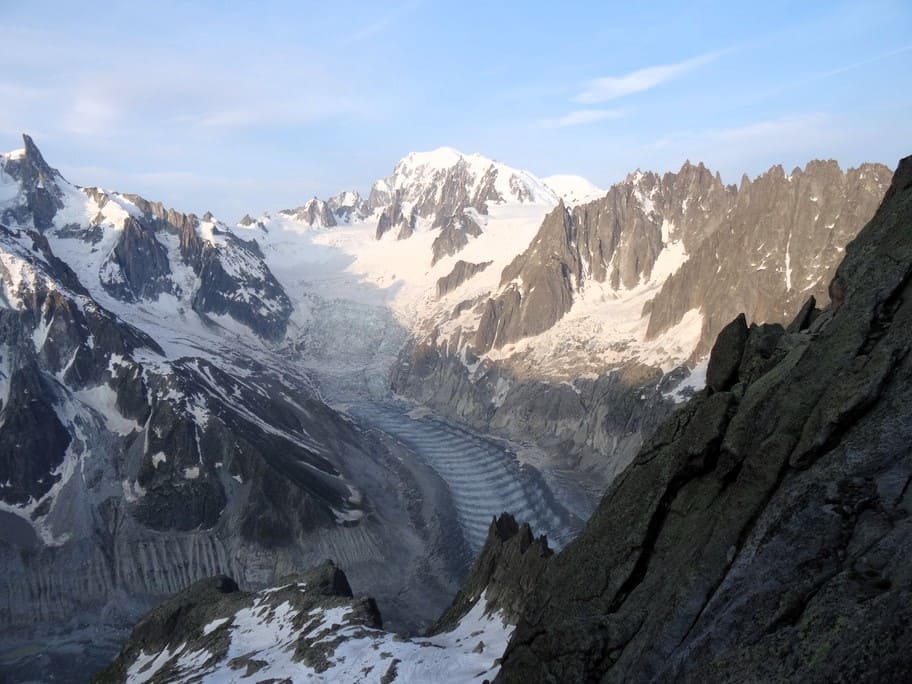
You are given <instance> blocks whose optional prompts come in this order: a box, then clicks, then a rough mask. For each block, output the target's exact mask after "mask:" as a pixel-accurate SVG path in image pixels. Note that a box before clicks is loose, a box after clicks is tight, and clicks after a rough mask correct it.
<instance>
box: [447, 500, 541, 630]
mask: <svg viewBox="0 0 912 684" xmlns="http://www.w3.org/2000/svg"><path fill="white" fill-rule="evenodd" d="M553 555H554V552H553V551H552V550H551V549H550V548H549V547H548V540H547V538H546V537H544V536H540V537H538V538H536V537H535V536H534V535H533V534H532V529H531V528H530V527H529V525H528V524H526V523H523V524H519V523H518V522H516V520H515V518H513V516H512V515H510V514H509V513H502V514H501V515H500V516H499V517H497V518H495V519H494V520H492V521H491V527H490V529H489V530H488V538H487V539H486V540H485V544H484V546H483V547H482V549H481V552H480V553H479V554H478V558H476V559H475V563H474V565H473V566H472V569H471V570H470V571H469V574H468V576H467V577H466V579H465V580H464V581H463V583H462V587H461V588H460V590H459V592H458V593H457V594H456V597H455V598H454V599H453V602H452V603H451V604H450V606H449V608H447V610H446V611H444V613H443V615H441V616H440V619H439V620H437V622H436V623H435V624H434V626H433V627H432V628H431V633H432V634H435V633H440V632H446V631H449V630H451V629H453V628H454V627H455V626H456V625H457V624H458V622H459V620H461V619H462V618H463V617H464V616H465V614H466V613H468V612H469V610H471V608H472V606H473V605H475V603H477V602H478V601H479V600H481V598H482V596H483V597H484V600H485V604H486V606H487V609H488V610H489V611H496V612H498V613H500V614H502V615H503V616H504V617H505V618H506V619H507V620H508V621H509V622H511V623H513V622H515V621H516V620H518V619H519V617H520V615H521V614H522V610H523V609H524V608H525V605H526V602H527V601H528V598H529V595H530V594H531V592H532V589H533V587H534V586H535V583H536V582H537V581H538V579H539V577H540V576H541V574H542V572H543V571H544V569H545V566H546V564H547V562H548V559H549V558H551V557H552V556H553Z"/></svg>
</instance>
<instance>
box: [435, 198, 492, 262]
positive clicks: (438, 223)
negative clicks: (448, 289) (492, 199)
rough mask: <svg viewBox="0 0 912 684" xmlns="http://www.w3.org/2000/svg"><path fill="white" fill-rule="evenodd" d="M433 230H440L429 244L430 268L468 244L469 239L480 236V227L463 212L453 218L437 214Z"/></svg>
mask: <svg viewBox="0 0 912 684" xmlns="http://www.w3.org/2000/svg"><path fill="white" fill-rule="evenodd" d="M433 227H434V228H438V227H439V228H440V234H439V235H438V236H437V237H436V238H434V242H433V244H431V251H432V253H433V256H432V257H431V266H433V265H434V264H436V263H437V262H438V261H440V260H441V259H443V258H444V257H448V256H453V255H454V254H456V253H457V252H459V251H460V250H461V249H462V248H463V247H465V246H466V245H467V244H469V238H470V237H478V236H479V235H481V233H482V230H481V226H479V225H478V223H477V222H476V221H475V219H473V218H472V217H471V216H470V215H469V214H467V213H466V212H465V211H462V210H460V211H459V212H458V213H457V214H455V215H453V216H443V215H440V214H438V216H437V219H436V220H435V221H434V225H433Z"/></svg>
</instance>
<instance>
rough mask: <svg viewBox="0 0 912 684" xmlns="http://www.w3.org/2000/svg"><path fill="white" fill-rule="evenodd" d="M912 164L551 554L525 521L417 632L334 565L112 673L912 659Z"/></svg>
mask: <svg viewBox="0 0 912 684" xmlns="http://www.w3.org/2000/svg"><path fill="white" fill-rule="evenodd" d="M910 227H912V157H909V158H906V159H904V160H902V161H901V162H900V164H899V167H898V168H897V171H896V174H895V176H894V178H893V180H892V185H891V186H890V189H889V190H888V192H887V193H886V196H885V198H884V200H883V203H882V204H881V205H880V207H879V209H878V210H877V211H876V213H875V215H874V216H873V218H872V219H871V220H870V222H868V223H867V225H866V226H865V227H864V229H863V230H862V231H861V232H860V233H859V234H858V235H857V237H856V238H855V239H853V240H852V241H851V242H850V243H849V244H848V245H847V246H846V248H845V257H844V259H843V260H842V262H841V263H840V265H839V266H838V268H837V270H836V272H835V275H834V277H833V279H832V280H831V282H830V284H829V287H828V294H829V297H830V303H829V305H828V306H826V307H823V308H818V307H817V306H816V301H815V300H814V299H813V298H811V299H809V300H808V302H807V304H806V305H805V306H803V307H802V308H801V310H800V311H799V312H798V314H797V315H796V317H795V318H794V319H793V320H792V321H790V322H789V323H788V325H787V326H784V325H781V324H778V323H764V324H751V325H748V323H747V321H746V317H745V316H744V314H743V313H742V314H739V315H738V316H737V317H735V318H734V319H733V320H732V321H730V322H729V323H728V324H726V325H725V326H724V327H723V328H722V330H721V331H720V333H719V335H718V336H717V339H716V341H715V343H714V345H713V346H712V348H711V351H710V354H709V358H708V362H707V368H706V385H705V387H704V388H703V389H701V390H700V391H699V392H697V393H696V395H695V396H694V397H693V398H692V399H691V400H690V401H688V402H687V403H686V404H685V405H684V406H682V407H680V408H679V409H678V410H677V411H675V412H674V413H673V414H672V415H671V416H670V417H669V418H668V419H667V420H666V421H664V422H663V423H662V425H661V426H660V427H659V429H658V430H657V431H656V432H655V433H654V434H653V435H652V436H651V437H650V438H649V439H648V441H647V442H646V443H645V444H644V446H643V448H642V449H641V450H640V451H639V452H638V453H637V455H636V457H635V459H634V460H633V462H632V463H631V464H630V466H629V467H627V468H625V469H624V471H623V472H622V473H621V474H620V475H619V476H618V477H617V478H615V480H614V481H613V482H612V484H611V486H610V487H609V489H608V491H607V493H606V494H605V496H604V497H603V498H602V500H601V502H600V504H599V506H598V508H597V510H596V511H595V513H594V514H593V515H592V517H591V518H590V520H589V522H588V523H587V525H586V527H585V529H584V530H583V531H582V533H581V534H580V535H579V536H578V537H577V538H576V539H574V540H573V541H572V542H570V543H569V544H568V545H567V546H566V547H565V548H564V549H563V551H561V552H560V553H558V554H553V553H552V551H551V550H550V548H549V547H548V544H547V541H546V539H545V538H544V537H540V538H538V539H536V538H535V537H534V536H533V534H532V532H531V530H530V528H529V526H528V525H523V526H520V525H518V524H517V522H516V521H515V520H514V519H513V518H512V517H510V516H509V515H508V514H504V515H502V516H500V517H499V518H497V519H495V520H493V521H492V523H491V525H490V529H489V532H488V537H487V540H486V542H485V545H484V547H483V549H482V550H481V553H480V554H479V556H478V557H477V559H476V561H475V563H474V565H473V567H472V570H471V572H470V573H469V575H468V577H467V579H466V581H465V582H464V584H463V586H462V588H461V590H460V591H459V592H458V593H457V594H456V596H455V598H454V599H453V602H452V603H451V605H450V607H449V608H448V609H447V610H446V611H445V612H444V613H443V614H442V615H441V617H440V619H439V620H438V621H437V623H436V624H435V625H434V626H433V627H432V628H431V629H430V630H429V631H428V633H427V634H426V635H425V636H423V637H412V638H408V639H407V638H402V637H395V636H392V635H391V634H390V633H389V632H387V631H384V630H383V628H382V620H381V616H380V615H379V614H378V613H377V611H376V606H375V605H374V604H373V602H372V601H371V600H370V599H365V598H359V599H355V598H354V597H353V596H352V592H351V588H350V587H349V585H348V583H347V582H346V581H345V578H344V574H343V573H341V571H340V570H339V569H338V568H337V567H336V566H334V565H333V564H331V563H329V564H325V565H323V566H321V567H319V568H316V569H314V570H312V571H310V572H309V573H307V574H304V575H296V576H293V577H288V578H286V579H284V580H283V581H282V583H281V584H279V585H277V586H275V587H272V588H270V589H267V590H264V591H261V592H259V593H255V594H251V593H245V592H240V591H238V589H237V587H236V586H235V585H234V583H233V582H232V581H231V580H230V579H228V578H219V579H216V580H210V581H208V582H202V583H199V584H197V585H194V586H192V587H190V588H188V589H187V590H185V591H184V592H182V593H181V594H179V595H177V596H175V597H173V598H171V599H170V600H168V601H166V602H165V603H163V604H162V605H161V606H160V607H159V608H157V609H156V610H155V611H153V612H151V613H150V614H149V615H148V616H146V618H144V620H143V621H142V622H140V623H139V624H138V625H137V626H136V628H135V629H134V631H133V634H132V636H131V638H130V639H129V640H128V642H127V644H126V645H125V646H124V648H123V649H122V651H121V653H120V655H119V656H118V658H117V659H116V660H115V661H114V662H113V663H112V664H111V665H110V666H109V668H108V669H106V670H105V671H104V672H103V673H102V674H101V675H100V676H99V678H98V681H101V682H107V681H124V680H129V681H151V682H165V681H174V680H180V681H185V680H187V681H189V680H193V681H196V680H202V681H206V680H210V679H211V680H224V679H231V678H241V677H248V676H252V675H254V674H255V675H256V676H257V677H260V678H267V679H275V678H286V677H287V678H289V679H291V680H304V679H317V680H324V681H356V680H358V681H378V682H387V683H389V682H393V681H474V680H483V681H495V682H504V683H506V682H567V681H574V682H575V681H608V682H614V681H617V682H628V681H644V682H654V681H662V682H665V681H675V682H677V681H680V682H693V681H714V682H715V681H719V682H741V681H802V682H804V681H810V682H829V681H843V680H845V681H849V680H850V681H871V682H873V681H877V682H890V683H892V682H904V681H906V680H907V679H908V672H909V667H910V665H912V656H910V654H912V630H910V629H909V624H910V621H912V601H910V597H912V596H910V595H912V575H910V572H909V568H910V567H912V564H910V560H912V558H910V554H912V544H910V539H912V527H910V525H909V510H910V508H909V504H910V497H912V489H910V483H912V460H910V451H909V448H908V444H909V440H910V437H912V422H910V420H909V416H910V408H912V394H910V389H909V388H910V387H912V384H910V382H909V380H910V377H912V361H910V358H912V357H910V354H909V351H910V342H909V338H908V330H909V328H910V325H912V297H910V294H912V230H910Z"/></svg>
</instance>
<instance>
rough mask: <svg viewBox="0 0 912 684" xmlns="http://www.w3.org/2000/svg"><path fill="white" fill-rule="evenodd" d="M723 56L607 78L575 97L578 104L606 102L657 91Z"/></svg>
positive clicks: (715, 55) (701, 56)
mask: <svg viewBox="0 0 912 684" xmlns="http://www.w3.org/2000/svg"><path fill="white" fill-rule="evenodd" d="M721 54H722V53H721V52H710V53H707V54H705V55H699V56H698V57H693V58H691V59H688V60H685V61H683V62H678V63H677V64H663V65H658V66H651V67H646V68H645V69H637V70H636V71H631V72H630V73H629V74H624V75H623V76H604V77H602V78H596V79H594V80H592V81H590V82H589V83H588V85H587V86H586V89H585V90H584V91H583V92H581V93H580V94H579V95H577V96H576V101H577V102H583V103H595V102H607V101H608V100H614V99H617V98H619V97H625V96H627V95H632V94H634V93H639V92H642V91H644V90H649V89H651V88H655V87H656V86H659V85H661V84H663V83H666V82H667V81H671V80H673V79H675V78H678V77H680V76H683V75H684V74H686V73H688V72H690V71H693V70H694V69H698V68H700V67H702V66H705V65H706V64H709V63H710V62H712V61H714V60H716V59H717V58H718V57H719V56H720V55H721Z"/></svg>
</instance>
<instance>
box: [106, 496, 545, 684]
mask: <svg viewBox="0 0 912 684" xmlns="http://www.w3.org/2000/svg"><path fill="white" fill-rule="evenodd" d="M550 556H551V551H550V549H548V545H547V542H546V540H545V539H544V538H540V539H537V540H535V539H533V538H532V534H531V531H530V530H529V526H528V525H523V526H520V525H518V524H517V523H516V521H515V520H514V519H513V518H512V517H510V516H509V515H507V514H504V515H503V516H501V517H500V518H498V519H496V520H494V521H492V523H491V528H490V530H489V533H488V541H487V543H486V544H485V548H484V551H483V553H482V555H481V556H480V557H479V559H478V560H477V561H476V563H475V565H474V567H473V569H472V571H471V572H470V574H469V577H468V579H467V580H466V584H465V586H464V588H463V591H461V592H460V593H459V594H458V596H457V597H456V599H455V600H454V601H453V603H452V605H451V606H450V607H449V608H448V609H447V610H446V611H445V613H444V615H443V616H442V617H441V619H440V620H439V621H438V622H437V623H436V624H435V626H434V627H433V628H432V629H431V630H430V632H429V634H428V635H427V636H424V637H402V636H397V635H394V634H391V633H390V632H387V631H384V630H383V624H382V620H381V616H380V613H379V611H378V610H377V606H376V604H375V603H374V602H373V600H371V599H365V598H358V599H356V598H354V597H353V596H352V591H351V588H350V586H349V584H348V581H347V580H346V578H345V575H344V573H343V572H342V571H341V570H340V569H339V568H338V567H336V566H335V565H334V564H333V563H332V562H330V561H327V562H326V563H324V564H323V565H321V566H319V567H317V568H315V569H313V570H310V571H308V572H306V573H303V574H301V575H295V576H289V577H286V578H284V579H282V580H281V582H280V583H279V584H277V585H276V586H274V587H271V588H269V589H266V590H264V591H261V592H258V593H247V592H241V591H239V590H238V587H237V585H236V584H235V582H234V581H233V580H231V579H230V578H227V577H218V578H212V579H208V580H204V581H201V582H199V583H197V584H195V585H193V586H191V587H189V588H188V589H186V590H184V591H182V592H180V593H179V594H177V595H176V596H174V597H172V598H170V599H168V600H167V601H165V602H164V603H162V604H161V605H160V606H158V607H157V608H155V609H154V610H153V611H151V612H150V613H149V614H148V615H146V616H145V617H144V618H143V619H142V620H141V621H140V622H139V623H138V624H137V625H136V627H135V628H134V629H133V632H132V634H131V636H130V638H129V640H128V641H127V643H126V644H125V645H124V647H123V649H122V650H121V652H120V655H119V656H118V657H117V659H116V660H115V661H114V662H113V663H112V664H111V665H110V666H108V667H107V668H106V669H105V670H104V671H103V672H101V673H100V674H99V675H98V676H97V677H96V679H95V681H97V682H99V683H101V682H123V681H138V680H141V681H146V682H153V683H154V682H169V681H191V680H196V679H200V678H213V679H226V678H245V677H250V676H254V675H256V677H258V678H259V679H260V680H264V679H268V680H275V679H283V678H288V680H290V681H300V680H304V679H312V678H319V679H322V680H324V681H371V682H383V683H384V684H390V683H391V682H399V681H401V682H412V681H444V680H446V681H468V680H469V679H472V678H477V677H481V678H483V679H484V678H490V677H493V676H494V675H495V674H496V672H497V668H498V662H497V658H498V657H499V655H500V653H502V651H503V648H504V646H505V644H506V639H507V638H508V636H509V634H510V632H511V631H512V624H513V622H514V621H515V619H516V616H517V615H518V612H519V609H520V607H521V606H522V605H523V604H524V600H525V597H526V595H527V593H528V591H529V590H530V587H531V586H532V585H533V584H534V582H535V580H536V579H537V577H538V576H539V575H540V574H541V572H542V570H543V568H544V567H545V564H546V563H547V560H548V558H549V557H550Z"/></svg>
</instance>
